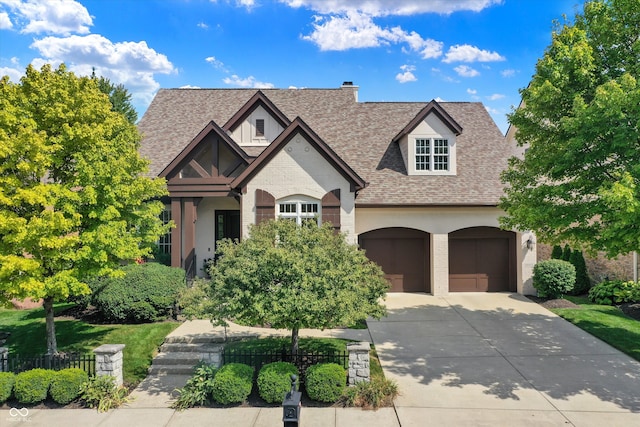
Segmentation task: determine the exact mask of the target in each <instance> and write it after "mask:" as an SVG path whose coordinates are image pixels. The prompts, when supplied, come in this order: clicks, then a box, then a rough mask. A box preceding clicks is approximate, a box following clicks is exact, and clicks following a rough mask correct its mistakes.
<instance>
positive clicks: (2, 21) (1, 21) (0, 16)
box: [0, 12, 13, 30]
mask: <svg viewBox="0 0 640 427" xmlns="http://www.w3.org/2000/svg"><path fill="white" fill-rule="evenodd" d="M11 28H13V24H12V23H11V19H9V14H8V13H7V12H0V30H10V29H11Z"/></svg>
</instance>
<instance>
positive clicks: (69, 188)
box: [0, 65, 166, 353]
mask: <svg viewBox="0 0 640 427" xmlns="http://www.w3.org/2000/svg"><path fill="white" fill-rule="evenodd" d="M139 141H140V136H139V134H138V131H137V129H136V127H135V126H134V125H133V124H131V123H130V122H129V121H128V120H127V119H126V118H125V117H124V116H123V115H122V114H120V113H117V112H114V111H112V105H111V103H110V101H109V98H108V97H107V96H106V95H105V94H103V93H102V92H101V91H100V90H99V89H98V85H97V82H96V81H94V80H93V79H91V78H88V77H77V76H75V75H74V74H73V73H71V72H68V71H67V70H66V68H65V66H64V65H61V66H60V67H59V68H57V69H55V70H52V68H51V67H50V66H49V65H45V66H43V67H42V69H41V70H40V71H38V70H36V69H34V68H33V67H32V66H29V67H28V68H27V70H26V75H25V76H24V77H23V78H22V79H21V81H20V83H12V82H11V81H10V80H9V78H8V77H6V76H5V77H3V78H2V79H1V80H0V299H11V298H18V299H23V298H26V297H31V298H36V299H37V298H43V299H44V306H45V311H46V313H47V349H48V351H49V353H56V352H57V345H56V341H55V330H54V325H53V302H54V301H56V300H64V299H66V298H67V297H68V296H70V295H82V294H86V293H88V292H89V288H88V286H87V284H86V281H87V279H88V278H89V277H92V276H95V275H105V274H110V273H113V272H114V271H116V269H117V267H119V265H120V263H121V262H122V261H123V260H134V259H137V258H140V257H143V256H145V255H147V254H148V253H149V251H150V247H151V245H152V244H153V243H154V242H155V241H156V240H157V238H158V236H159V235H160V234H162V233H164V232H166V227H165V226H163V225H162V222H161V221H160V219H159V217H158V216H159V214H160V212H161V211H162V209H163V205H162V204H161V203H160V202H159V201H153V200H154V199H157V198H159V197H160V196H162V195H164V194H165V193H166V186H165V183H164V180H161V179H150V178H148V177H145V176H144V175H143V174H144V173H145V171H146V168H147V163H146V161H144V160H143V159H141V158H140V157H139V155H138V144H139Z"/></svg>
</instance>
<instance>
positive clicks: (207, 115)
mask: <svg viewBox="0 0 640 427" xmlns="http://www.w3.org/2000/svg"><path fill="white" fill-rule="evenodd" d="M261 90H262V92H263V93H264V94H265V96H266V97H267V98H269V100H271V101H272V102H273V104H274V105H275V106H276V107H277V108H278V109H279V110H280V111H281V112H282V113H283V114H284V115H286V116H287V118H288V119H289V120H291V121H293V120H294V119H295V118H296V117H297V116H299V117H300V118H302V120H304V121H305V122H306V123H307V124H308V125H309V126H310V127H311V129H313V130H314V131H315V132H316V133H317V134H318V136H320V137H321V138H322V139H323V140H324V142H325V143H327V144H328V145H329V146H330V147H331V148H332V149H333V150H334V151H335V152H336V153H337V154H338V155H339V156H340V157H342V158H343V159H344V160H345V161H346V162H347V164H349V165H350V166H351V167H352V168H353V169H354V170H355V172H356V173H358V175H360V176H361V177H362V178H364V179H365V181H367V182H368V183H369V185H368V186H367V187H366V188H365V189H363V190H361V191H360V193H359V194H358V197H357V199H356V203H357V204H358V205H496V204H497V202H498V200H499V198H500V196H501V195H502V194H503V192H502V187H503V185H502V183H501V182H500V172H501V171H502V170H503V169H504V168H505V167H506V166H507V159H508V158H509V157H510V155H511V147H510V146H509V145H508V143H507V142H506V141H505V138H504V137H503V136H502V133H501V132H500V130H499V129H498V127H497V126H496V125H495V123H494V122H493V120H492V119H491V117H490V116H489V114H488V113H487V111H486V109H485V108H484V106H483V105H482V104H481V103H477V102H441V103H439V104H440V106H441V107H443V108H444V109H445V111H447V113H448V114H449V115H450V116H451V117H452V118H453V119H454V120H455V121H456V122H457V123H458V124H460V126H462V128H463V130H462V133H461V134H460V135H459V136H458V137H457V138H456V144H457V149H456V156H457V175H456V176H409V175H407V171H406V168H405V165H404V161H403V159H402V155H401V153H400V148H399V146H398V144H397V143H395V142H392V140H393V138H394V137H395V136H396V135H398V133H399V132H400V131H402V129H403V128H404V127H405V126H406V125H407V124H408V123H409V122H410V121H411V120H412V119H413V118H414V117H415V116H416V115H417V114H418V113H419V112H420V110H421V109H422V108H424V107H425V106H426V105H427V102H364V103H358V102H355V96H354V93H353V89H351V88H341V89H261ZM256 91H257V90H256V89H161V90H160V91H159V92H158V94H157V95H156V97H155V98H154V99H153V101H152V102H151V105H150V106H149V108H148V110H147V111H146V113H145V114H144V116H143V117H142V120H141V121H140V123H139V125H138V127H139V129H140V131H141V133H142V135H143V139H142V142H141V147H140V153H141V155H142V156H143V157H146V158H148V159H149V160H150V162H151V165H150V174H151V175H154V176H155V175H158V174H159V173H160V172H161V171H162V170H163V169H164V168H165V167H166V166H167V165H168V164H169V163H170V162H171V161H172V160H173V159H174V158H175V157H176V156H177V155H178V154H179V153H180V152H181V151H182V150H183V149H184V147H186V146H187V145H188V144H189V142H191V140H192V139H193V138H194V137H195V136H196V135H197V134H198V132H200V131H201V130H202V129H203V128H204V127H205V126H206V125H207V124H208V123H209V122H210V121H212V120H213V121H214V122H215V123H216V124H218V125H219V126H223V125H224V124H225V123H227V121H228V120H229V119H230V118H231V117H232V116H233V115H234V114H235V113H236V112H237V111H238V110H239V109H240V108H242V106H243V105H244V104H245V103H246V102H247V101H248V100H249V99H250V98H251V97H252V96H253V95H254V94H255V93H256ZM246 151H247V153H248V154H249V155H251V156H257V155H258V154H259V151H258V150H255V149H254V147H251V149H247V150H246Z"/></svg>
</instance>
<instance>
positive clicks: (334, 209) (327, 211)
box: [321, 188, 341, 231]
mask: <svg viewBox="0 0 640 427" xmlns="http://www.w3.org/2000/svg"><path fill="white" fill-rule="evenodd" d="M321 205H322V222H323V223H325V222H330V223H331V225H333V229H334V230H336V231H340V227H341V224H340V211H341V209H340V189H339V188H336V189H335V190H331V191H329V192H328V193H327V194H325V195H324V196H323V197H322V201H321Z"/></svg>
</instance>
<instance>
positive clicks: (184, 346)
mask: <svg viewBox="0 0 640 427" xmlns="http://www.w3.org/2000/svg"><path fill="white" fill-rule="evenodd" d="M222 348H223V346H222V345H221V344H211V343H199V344H198V343H173V342H169V343H167V342H165V343H164V344H162V345H161V346H160V351H161V352H163V353H174V352H178V353H190V352H193V353H214V352H221V351H222Z"/></svg>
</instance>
